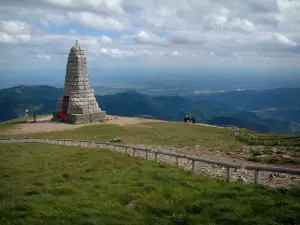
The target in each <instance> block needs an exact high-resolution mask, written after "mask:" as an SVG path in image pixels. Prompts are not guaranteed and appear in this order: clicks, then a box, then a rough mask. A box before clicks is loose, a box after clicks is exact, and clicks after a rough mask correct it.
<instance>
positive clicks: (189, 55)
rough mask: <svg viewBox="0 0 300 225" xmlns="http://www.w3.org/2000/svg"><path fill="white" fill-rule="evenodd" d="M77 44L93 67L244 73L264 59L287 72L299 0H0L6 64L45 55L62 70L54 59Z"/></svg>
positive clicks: (298, 35) (298, 25)
mask: <svg viewBox="0 0 300 225" xmlns="http://www.w3.org/2000/svg"><path fill="white" fill-rule="evenodd" d="M76 39H78V40H79V42H80V44H81V45H82V46H83V48H84V49H85V52H86V54H87V56H88V57H91V56H93V61H95V65H97V63H96V61H97V60H99V62H98V65H103V64H102V63H101V60H103V58H105V60H111V61H110V62H111V63H118V62H120V60H116V61H114V60H115V59H116V58H117V59H120V58H122V59H124V58H126V57H128V58H130V59H132V60H138V64H139V65H153V63H156V64H155V65H156V66H158V67H159V66H162V65H164V66H165V65H169V66H172V65H175V64H176V65H180V63H181V62H182V63H183V64H184V65H186V66H189V65H190V66H193V65H194V66H203V65H204V66H205V65H209V64H212V65H216V66H217V65H219V66H221V65H222V66H223V65H225V64H224V60H225V59H226V63H228V66H230V65H231V66H235V65H236V63H240V65H242V64H243V63H244V64H243V65H244V66H245V67H247V66H249V65H251V66H258V65H259V64H260V61H262V58H265V59H267V60H268V66H274V67H277V66H283V65H284V66H286V65H289V66H291V67H292V66H295V65H296V64H295V62H296V61H297V59H298V60H299V57H300V47H299V43H300V1H299V0H293V1H288V0H277V1H276V0H264V1H261V0H244V1H239V0H201V1H199V0H180V1H174V0H164V1H154V0H82V1H77V0H28V1H26V4H24V1H21V0H2V1H1V6H0V44H1V49H3V47H5V49H6V51H8V52H9V51H10V52H14V53H15V54H10V56H9V57H11V58H8V57H6V59H5V60H6V61H7V60H12V61H13V60H14V57H15V56H14V55H17V54H18V53H19V52H20V54H23V56H22V58H26V57H29V56H30V54H34V56H36V52H46V53H47V55H48V56H50V57H51V60H52V62H53V63H55V62H57V63H61V64H60V65H61V66H64V65H65V62H62V60H60V59H61V58H60V57H62V56H63V55H67V54H68V52H69V49H70V47H71V46H72V45H73V44H74V43H75V40H76ZM174 49H176V50H174ZM210 53H211V54H210ZM2 55H5V54H1V56H0V57H3V56H2ZM18 55H19V54H18ZM97 55H99V57H97ZM105 55H106V56H109V57H103V56H105ZM101 56H102V57H101ZM133 56H134V57H133ZM154 56H155V57H154ZM168 56H181V57H168ZM195 56H196V57H195ZM31 58H35V57H31ZM55 59H57V60H56V61H55ZM279 59H280V60H282V65H278V61H276V60H279ZM0 61H1V59H0ZM2 61H3V60H2ZM179 61H180V62H179ZM221 61H222V62H221ZM107 62H108V61H107ZM122 62H125V60H123V61H122ZM135 62H137V61H135ZM136 64H137V63H136ZM229 64H230V65H229ZM122 65H123V64H122ZM132 65H134V63H133V64H132ZM155 65H154V66H155ZM226 66H227V64H226Z"/></svg>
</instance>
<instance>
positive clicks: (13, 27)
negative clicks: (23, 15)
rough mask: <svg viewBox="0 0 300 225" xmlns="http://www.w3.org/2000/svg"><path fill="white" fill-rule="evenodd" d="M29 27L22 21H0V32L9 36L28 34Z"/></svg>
mask: <svg viewBox="0 0 300 225" xmlns="http://www.w3.org/2000/svg"><path fill="white" fill-rule="evenodd" d="M30 28H31V26H30V25H29V24H28V23H26V22H23V21H4V20H0V30H1V31H3V32H7V33H10V34H21V33H27V32H29V30H30Z"/></svg>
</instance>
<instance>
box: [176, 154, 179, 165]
mask: <svg viewBox="0 0 300 225" xmlns="http://www.w3.org/2000/svg"><path fill="white" fill-rule="evenodd" d="M176 166H179V160H178V156H176Z"/></svg>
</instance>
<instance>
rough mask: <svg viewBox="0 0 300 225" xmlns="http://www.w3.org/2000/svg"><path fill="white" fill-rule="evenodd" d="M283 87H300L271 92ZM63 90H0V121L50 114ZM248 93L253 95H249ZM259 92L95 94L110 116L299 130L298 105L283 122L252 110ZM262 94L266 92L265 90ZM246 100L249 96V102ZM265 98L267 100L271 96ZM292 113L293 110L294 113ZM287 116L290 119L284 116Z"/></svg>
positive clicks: (13, 88) (280, 104)
mask: <svg viewBox="0 0 300 225" xmlns="http://www.w3.org/2000/svg"><path fill="white" fill-rule="evenodd" d="M282 90H284V92H285V93H286V94H285V95H284V96H286V97H285V98H287V97H288V95H293V94H294V93H298V91H299V90H300V89H291V90H286V89H275V90H271V91H269V92H268V93H273V92H276V91H279V94H277V95H280V94H281V92H282ZM61 92H62V89H60V88H55V87H51V86H48V85H39V86H25V85H21V86H15V87H12V88H7V89H1V90H0V105H1V108H2V110H1V112H0V121H5V120H10V119H13V118H17V117H20V116H23V115H24V112H25V109H29V111H30V112H31V113H32V112H33V111H37V113H38V114H51V113H52V112H53V111H55V108H56V103H57V99H58V97H59V95H60V94H61ZM249 93H254V94H253V95H250V94H249ZM258 93H260V92H257V91H248V92H247V93H246V94H244V96H243V95H241V96H238V95H237V94H240V92H231V93H229V94H228V93H221V94H220V93H218V94H211V95H209V96H207V95H206V96H190V97H182V96H179V95H173V96H149V95H145V94H141V93H139V92H136V91H126V92H122V93H117V94H111V95H103V96H99V95H96V100H97V102H98V104H99V106H100V108H101V109H102V110H103V111H107V112H108V113H109V114H111V115H118V116H128V117H145V118H155V119H160V120H169V121H182V120H183V118H184V115H185V113H191V114H192V115H194V116H196V119H197V122H201V123H208V124H213V125H215V124H216V125H239V127H244V128H249V129H254V130H256V131H261V132H266V133H270V132H275V133H294V132H296V133H297V132H298V126H297V123H296V122H297V121H298V120H299V121H300V118H299V116H298V114H297V110H299V109H298V108H297V109H296V110H294V111H289V110H286V111H279V112H278V116H282V117H283V119H282V121H281V120H277V119H274V118H268V117H267V118H264V119H262V118H260V117H259V116H257V115H256V114H255V113H253V112H251V111H250V110H251V109H253V107H252V105H251V104H252V103H249V102H251V101H252V100H251V99H255V98H257V96H258ZM287 93H289V94H287ZM262 94H263V95H264V93H262ZM216 96H217V97H216ZM268 96H269V94H268ZM231 97H232V98H231ZM243 98H244V100H243ZM245 99H248V101H247V100H245ZM265 99H267V100H268V99H269V97H266V98H265ZM263 101H265V100H263ZM230 102H231V103H230ZM241 102H244V103H246V104H247V105H246V106H245V107H244V109H239V108H238V107H239V106H241V105H240V103H241ZM269 102H271V103H270V104H271V105H272V104H274V101H273V100H272V99H271V100H270V101H269ZM282 102H283V100H281V102H279V103H278V106H282V105H284V104H282ZM288 103H289V104H290V105H288ZM260 104H261V103H259V104H258V106H259V105H260ZM268 104H269V103H268ZM268 104H266V105H268ZM291 105H292V107H293V106H294V105H296V106H297V104H294V105H293V101H288V102H287V103H285V105H284V106H289V107H291ZM256 108H257V107H256ZM291 110H292V109H291ZM290 112H294V114H293V113H290ZM285 117H286V118H288V119H285ZM232 122H234V123H236V124H234V123H232ZM299 130H300V128H299Z"/></svg>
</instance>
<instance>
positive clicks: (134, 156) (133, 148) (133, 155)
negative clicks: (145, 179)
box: [133, 148, 136, 157]
mask: <svg viewBox="0 0 300 225" xmlns="http://www.w3.org/2000/svg"><path fill="white" fill-rule="evenodd" d="M135 151H136V149H135V148H133V157H135Z"/></svg>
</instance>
